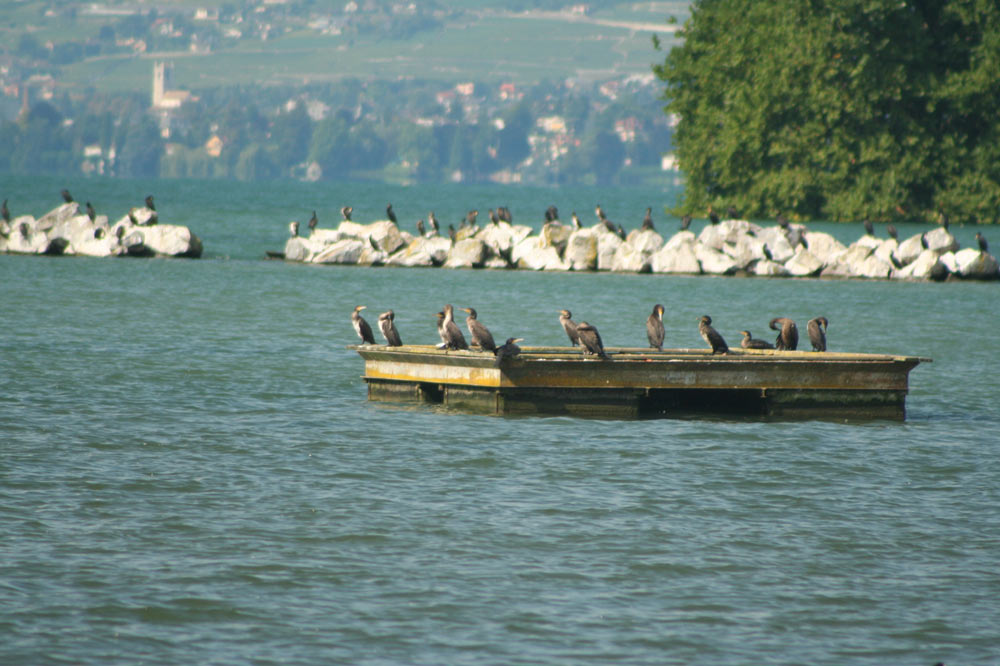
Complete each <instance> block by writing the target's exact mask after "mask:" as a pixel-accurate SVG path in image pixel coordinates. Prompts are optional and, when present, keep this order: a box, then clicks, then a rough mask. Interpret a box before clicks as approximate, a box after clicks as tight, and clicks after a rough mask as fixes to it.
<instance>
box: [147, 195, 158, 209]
mask: <svg viewBox="0 0 1000 666" xmlns="http://www.w3.org/2000/svg"><path fill="white" fill-rule="evenodd" d="M146 208H148V209H149V210H156V206H154V205H153V195H152V194H147V195H146Z"/></svg>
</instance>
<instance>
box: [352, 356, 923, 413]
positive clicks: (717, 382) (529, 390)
mask: <svg viewBox="0 0 1000 666" xmlns="http://www.w3.org/2000/svg"><path fill="white" fill-rule="evenodd" d="M349 348H350V349H355V350H357V352H358V354H360V355H361V357H362V358H363V359H364V361H365V374H364V375H363V377H364V380H365V382H367V384H368V399H369V400H374V401H419V402H429V403H438V404H443V405H446V406H448V407H452V408H456V409H460V410H468V411H477V412H486V413H490V414H521V415H525V414H564V415H573V416H587V417H597V418H629V419H635V418H647V417H684V416H690V415H701V414H720V415H734V416H775V417H781V418H831V419H833V418H838V419H839V418H852V419H893V420H903V419H905V418H906V393H907V390H908V378H909V373H910V370H912V369H913V368H914V367H916V366H917V365H918V364H919V363H920V362H921V361H924V362H929V361H930V359H925V358H917V357H913V356H888V355H882V354H844V353H832V352H823V353H816V352H805V351H796V352H788V351H782V352H778V351H770V350H744V349H739V350H737V349H732V350H730V353H729V354H725V355H715V356H713V355H712V354H711V351H710V350H707V349H705V350H702V349H669V350H664V351H662V352H658V351H655V350H651V349H639V348H608V350H607V351H608V353H609V355H610V357H611V360H600V359H598V358H596V357H584V356H583V355H582V354H581V352H580V350H579V348H570V347H522V352H521V354H520V355H519V356H517V357H514V358H507V359H505V360H504V362H503V365H502V366H501V367H496V366H495V364H494V357H493V354H491V353H489V352H479V351H446V350H443V349H437V348H436V347H433V346H430V345H419V346H417V345H414V346H402V347H384V346H377V345H357V346H351V347H349Z"/></svg>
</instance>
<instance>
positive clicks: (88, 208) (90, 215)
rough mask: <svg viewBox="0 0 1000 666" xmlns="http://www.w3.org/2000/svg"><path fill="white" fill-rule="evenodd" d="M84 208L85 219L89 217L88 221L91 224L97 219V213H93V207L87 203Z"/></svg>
mask: <svg viewBox="0 0 1000 666" xmlns="http://www.w3.org/2000/svg"><path fill="white" fill-rule="evenodd" d="M86 208H87V217H89V218H90V221H91V222H93V221H94V218H95V217H97V213H96V212H94V207H93V206H91V205H90V202H89V201H88V202H87V204H86Z"/></svg>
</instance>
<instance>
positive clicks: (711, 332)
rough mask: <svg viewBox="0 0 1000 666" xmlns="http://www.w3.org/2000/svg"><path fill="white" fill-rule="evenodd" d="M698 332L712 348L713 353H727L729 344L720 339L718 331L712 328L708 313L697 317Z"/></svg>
mask: <svg viewBox="0 0 1000 666" xmlns="http://www.w3.org/2000/svg"><path fill="white" fill-rule="evenodd" d="M698 332H699V333H700V334H701V337H702V339H703V340H704V341H705V342H707V343H708V344H709V346H710V347H711V348H712V353H713V354H728V353H729V345H727V344H726V341H725V340H723V339H722V336H721V335H719V332H718V331H717V330H715V329H714V328H712V318H711V317H709V316H708V315H702V316H701V317H699V318H698Z"/></svg>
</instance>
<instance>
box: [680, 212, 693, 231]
mask: <svg viewBox="0 0 1000 666" xmlns="http://www.w3.org/2000/svg"><path fill="white" fill-rule="evenodd" d="M689 228H691V216H690V215H685V216H684V217H682V218H681V231H687V230H688V229H689Z"/></svg>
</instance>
